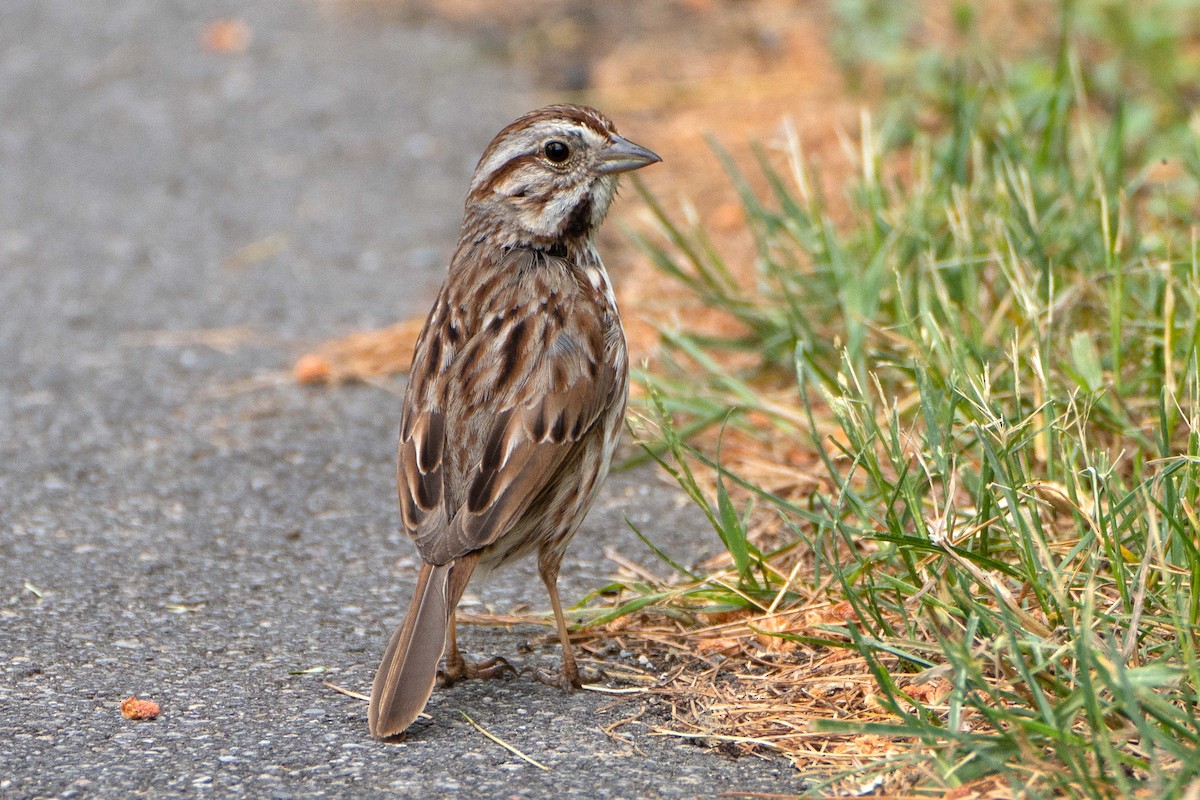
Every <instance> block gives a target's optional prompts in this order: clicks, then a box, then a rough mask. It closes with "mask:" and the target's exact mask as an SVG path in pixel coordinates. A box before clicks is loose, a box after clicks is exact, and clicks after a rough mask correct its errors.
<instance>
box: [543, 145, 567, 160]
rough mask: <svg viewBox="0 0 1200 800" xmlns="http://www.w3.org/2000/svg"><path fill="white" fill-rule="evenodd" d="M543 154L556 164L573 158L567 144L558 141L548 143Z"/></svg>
mask: <svg viewBox="0 0 1200 800" xmlns="http://www.w3.org/2000/svg"><path fill="white" fill-rule="evenodd" d="M543 152H544V153H545V154H546V158H548V159H550V160H551V161H553V162H554V163H555V164H561V163H563V162H564V161H566V160H567V159H568V158H570V157H571V148H569V147H567V144H566V142H560V141H558V140H557V139H555V140H553V141H550V142H546V147H545V148H544V149H543Z"/></svg>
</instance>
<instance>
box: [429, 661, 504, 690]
mask: <svg viewBox="0 0 1200 800" xmlns="http://www.w3.org/2000/svg"><path fill="white" fill-rule="evenodd" d="M507 673H511V674H513V675H516V674H517V671H516V669H514V668H513V665H512V664H509V663H508V662H507V661H505V660H504V659H503V658H501V657H500V656H492V657H491V658H485V659H483V660H482V661H476V662H474V663H471V662H468V661H466V660H465V659H461V658H460V659H459V660H458V661H457V662H450V661H448V662H446V668H445V669H440V670H438V686H443V687H445V686H452V685H453V684H455V683H458V682H459V681H461V680H466V679H478V680H490V679H491V678H499V677H502V676H503V675H505V674H507Z"/></svg>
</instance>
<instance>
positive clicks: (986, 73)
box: [621, 2, 1200, 798]
mask: <svg viewBox="0 0 1200 800" xmlns="http://www.w3.org/2000/svg"><path fill="white" fill-rule="evenodd" d="M860 5H862V4H858V5H856V4H852V3H843V4H842V8H843V11H845V9H850V10H854V9H855V8H858V7H859V6H860ZM866 5H869V4H866ZM957 18H958V19H960V20H961V21H962V23H963V27H964V30H967V31H968V32H967V33H966V34H964V35H965V37H966V38H967V39H968V40H970V41H974V42H975V44H979V42H980V37H978V36H974V37H972V34H971V33H970V32H969V30H970V19H971V17H970V14H968V13H965V12H964V13H962V14H960V15H959V17H957ZM897 19H900V20H901V22H903V20H904V19H906V17H903V16H900V17H897ZM1057 20H1058V25H1059V27H1060V29H1059V30H1058V32H1057V35H1056V36H1055V38H1054V42H1053V45H1052V46H1051V47H1043V48H1036V47H1035V48H1033V49H1032V50H1031V51H1030V52H1028V53H1026V54H1025V55H1023V56H1021V57H1020V58H1019V59H1018V60H1015V61H1009V62H1004V61H1001V60H999V57H998V56H996V57H994V58H993V57H992V56H987V55H984V56H975V57H970V58H968V57H964V56H961V55H955V54H954V53H942V54H940V57H939V58H937V59H930V57H929V55H928V53H923V54H922V55H921V58H922V65H923V66H922V71H921V75H922V76H923V77H922V80H921V81H920V82H919V84H918V86H917V88H916V89H915V90H913V91H912V92H910V93H908V94H906V95H904V96H898V97H895V98H893V100H892V101H891V103H890V105H889V106H887V107H886V108H885V109H884V110H883V112H882V116H883V117H884V118H886V119H888V120H889V122H888V123H887V124H885V125H883V126H881V127H878V128H877V127H874V126H871V125H867V126H865V128H864V131H863V133H862V136H861V142H860V143H859V150H858V153H857V160H858V175H857V178H856V180H855V181H854V182H853V183H852V184H851V185H849V186H847V187H846V192H847V196H848V201H849V206H850V211H849V213H843V212H838V213H836V214H835V213H834V212H833V211H831V206H835V205H836V203H831V202H830V200H829V199H827V198H825V197H823V196H822V195H821V193H820V192H819V191H818V190H817V189H816V188H815V187H817V186H819V185H820V181H819V180H818V179H817V178H818V176H815V175H813V174H811V170H810V167H809V165H808V164H807V163H806V161H805V159H804V156H803V153H801V152H800V150H799V147H798V146H797V145H796V143H795V142H790V143H789V146H788V147H787V148H786V150H787V157H788V167H787V168H786V169H777V168H776V167H775V166H773V164H774V163H775V162H774V161H773V160H772V159H771V158H768V157H766V155H763V156H762V157H761V158H760V159H759V161H758V163H757V164H756V165H755V167H754V169H755V171H756V172H757V173H758V174H759V176H760V177H761V179H762V180H761V181H759V183H760V184H763V185H766V186H767V187H768V189H767V190H766V191H765V192H756V191H754V190H752V189H751V188H750V187H751V183H752V181H750V180H749V179H747V178H746V177H745V176H744V174H743V173H742V172H740V171H739V168H738V167H737V166H736V165H735V164H734V163H733V162H732V160H731V159H730V158H729V157H728V156H726V155H725V154H724V153H723V152H722V151H721V150H720V149H719V148H717V152H718V156H719V157H720V158H721V160H722V162H723V163H724V165H725V167H726V169H727V170H728V171H729V173H730V175H731V178H732V182H733V185H734V187H735V189H736V191H737V192H738V194H739V196H740V198H741V202H742V204H743V206H744V208H745V211H746V217H747V220H748V225H749V227H750V230H751V232H752V233H753V236H754V241H755V245H756V253H757V257H756V263H755V265H754V268H755V269H754V278H753V279H752V280H746V279H745V278H744V277H743V278H739V277H736V276H738V275H743V274H744V271H741V270H737V269H734V268H733V266H732V265H730V264H727V263H726V262H725V261H724V259H723V257H722V255H721V254H720V252H719V251H718V249H717V248H715V247H714V246H713V245H712V243H711V242H710V241H709V240H708V238H707V237H706V236H705V234H704V231H703V230H700V229H684V228H682V227H680V226H679V225H677V224H676V223H675V222H673V221H672V219H671V217H670V215H669V214H667V213H666V212H665V211H664V210H663V209H662V208H661V207H660V206H659V205H658V204H657V203H656V202H655V200H654V199H653V198H652V197H650V196H648V195H645V193H644V192H643V195H644V196H645V197H646V200H647V201H648V202H649V203H650V204H651V207H652V208H653V209H654V211H655V213H656V214H657V215H658V219H659V222H660V224H661V230H662V233H663V236H662V237H661V239H654V240H646V241H642V242H641V244H642V245H643V247H644V249H645V252H646V253H647V254H648V255H649V257H651V258H652V259H653V260H654V262H655V263H656V264H657V265H658V266H659V267H660V268H661V269H662V270H664V271H665V272H666V273H668V274H670V275H672V276H674V277H675V278H676V279H677V281H678V282H679V284H680V286H681V287H683V288H685V289H686V290H687V291H689V292H691V293H693V294H694V295H696V296H697V297H699V298H701V299H702V300H704V301H705V302H706V303H707V304H709V305H711V306H713V307H715V308H719V309H721V310H723V311H724V312H727V313H728V314H729V315H731V316H732V317H734V318H736V319H737V320H738V321H739V322H740V323H741V327H742V329H743V330H744V335H741V336H738V337H728V338H724V339H721V338H712V337H701V336H698V335H695V334H691V333H689V332H687V331H686V330H664V331H663V337H664V343H665V344H666V352H667V358H666V359H665V363H664V365H663V366H662V368H661V369H658V370H656V371H655V372H654V373H653V374H641V375H640V376H639V379H640V380H641V381H642V382H643V383H644V384H645V385H646V386H647V387H648V388H649V389H650V400H649V401H648V402H647V403H646V404H645V405H644V406H643V408H642V410H641V413H642V415H643V418H644V425H643V426H642V429H641V431H640V433H641V435H642V437H643V440H644V442H645V444H646V446H647V450H648V452H649V453H651V454H652V456H653V457H654V458H656V459H658V460H659V461H660V462H661V463H662V464H663V465H664V466H665V467H666V468H667V469H669V470H670V471H671V473H672V474H673V475H674V476H675V477H676V478H677V479H678V480H679V481H680V483H681V485H683V486H684V487H685V489H687V491H688V493H689V495H690V496H691V498H692V499H693V501H694V502H696V503H697V504H698V505H699V506H700V507H701V508H703V509H704V510H705V512H706V513H707V514H708V517H709V519H710V521H711V524H712V526H713V529H714V531H715V532H716V533H717V534H718V535H719V537H720V541H721V543H722V544H723V545H724V547H726V548H727V549H728V550H729V552H730V554H731V557H732V561H733V564H734V565H735V571H736V577H737V583H736V585H735V586H731V587H729V588H726V587H724V586H722V585H721V584H718V583H716V582H713V581H706V580H705V578H704V576H695V575H690V574H689V573H688V571H687V569H685V568H684V567H682V566H679V565H674V566H675V567H676V568H677V570H678V571H679V572H680V573H681V574H682V575H683V577H684V578H685V580H686V583H684V584H681V586H684V587H685V588H681V589H676V590H666V591H664V590H662V589H661V587H658V588H656V589H651V587H644V586H643V587H640V588H641V589H642V590H643V591H642V595H643V596H641V597H639V598H637V599H636V600H634V601H632V602H631V603H628V604H627V605H626V607H623V608H622V609H621V611H628V610H633V609H634V608H635V607H643V606H645V605H646V604H647V603H657V604H659V605H661V606H664V607H665V608H667V609H668V610H670V609H672V608H679V607H683V606H685V605H687V604H691V605H692V606H693V607H694V605H695V604H696V603H698V602H699V603H703V604H707V605H708V607H710V608H725V607H730V608H732V607H739V606H741V607H745V606H749V605H753V604H756V603H758V604H763V605H765V604H769V603H770V602H772V601H773V600H774V599H775V598H776V596H777V595H779V594H780V593H781V592H782V599H783V603H784V606H786V604H787V603H788V602H795V601H798V600H799V599H800V598H802V597H807V596H811V595H812V593H813V592H814V591H816V587H819V586H822V585H828V586H831V587H833V589H832V590H831V591H832V596H831V597H830V600H831V601H837V600H844V601H847V602H848V603H850V605H851V606H852V608H853V609H854V612H855V614H854V616H855V618H856V621H852V622H848V623H846V624H844V625H832V626H827V630H826V631H825V632H824V633H823V634H822V635H823V636H827V638H828V640H829V641H830V642H833V641H836V642H838V643H839V644H838V646H843V647H850V648H852V649H854V650H855V651H856V652H857V653H858V654H860V655H861V657H862V658H863V659H864V660H865V662H866V664H867V665H868V666H869V668H870V669H871V670H873V672H874V675H875V677H876V681H877V684H878V685H877V695H878V697H879V698H880V700H881V702H882V703H883V704H884V705H885V707H886V708H888V709H889V710H890V711H891V712H892V714H893V716H894V724H889V725H884V726H880V725H873V726H859V727H857V728H855V727H854V726H853V725H851V724H849V723H834V722H832V721H831V722H829V723H827V724H826V728H827V729H828V730H831V731H835V730H836V731H844V730H847V729H849V730H857V731H860V732H866V733H880V734H888V735H901V736H906V737H912V738H913V739H914V740H916V741H919V742H921V743H924V744H926V745H936V747H932V748H928V750H927V751H926V753H927V756H928V758H931V759H932V760H933V762H932V763H933V764H934V765H935V770H934V771H935V773H936V775H937V776H938V780H940V782H941V783H942V784H944V785H948V786H953V785H958V784H960V783H963V782H965V781H968V780H970V779H972V778H975V777H979V776H981V775H985V774H991V773H997V772H998V773H1000V774H1002V775H1004V776H1006V777H1007V778H1008V779H1009V780H1010V781H1011V782H1012V784H1013V785H1014V786H1015V787H1027V789H1028V791H1029V792H1030V793H1031V794H1030V795H1029V796H1047V797H1050V796H1056V797H1057V796H1067V797H1094V798H1109V797H1129V796H1134V793H1135V791H1145V792H1147V793H1148V794H1146V796H1149V797H1156V798H1172V797H1180V796H1182V795H1183V793H1184V791H1185V789H1186V787H1187V786H1188V785H1189V784H1191V783H1192V782H1193V781H1194V780H1197V779H1198V778H1200V719H1198V716H1197V708H1198V703H1200V652H1198V650H1197V638H1198V636H1197V632H1198V630H1200V628H1198V623H1200V518H1198V514H1200V511H1198V510H1197V509H1198V507H1200V369H1198V360H1200V353H1198V346H1200V313H1198V311H1200V237H1198V234H1197V227H1196V225H1197V223H1196V219H1197V218H1198V216H1200V188H1198V187H1200V133H1198V131H1197V119H1200V117H1196V116H1189V115H1191V114H1192V113H1193V112H1191V110H1190V108H1191V105H1192V101H1193V100H1194V98H1189V96H1188V95H1187V92H1188V91H1192V92H1194V91H1195V89H1194V85H1195V81H1196V78H1197V64H1196V61H1195V58H1194V56H1192V57H1191V58H1192V60H1191V61H1189V60H1188V59H1189V56H1188V55H1187V53H1186V52H1185V49H1186V48H1185V47H1184V43H1185V42H1186V41H1187V37H1188V36H1194V35H1195V34H1196V32H1197V29H1198V28H1200V23H1198V21H1197V11H1196V8H1195V4H1193V3H1186V4H1185V3H1179V2H1156V3H1138V4H1125V3H1116V2H1109V3H1083V2H1079V3H1062V4H1061V5H1060V6H1059V7H1058V15H1057ZM895 24H899V23H896V22H895V19H893V18H891V17H889V18H888V25H889V26H893V27H889V28H888V29H887V31H885V33H887V34H888V35H893V28H894V25H895ZM897 47H900V45H897ZM864 49H866V48H864ZM887 52H888V53H889V58H891V59H893V63H891V64H889V65H885V66H884V67H882V68H883V69H885V70H888V69H891V70H897V69H898V70H904V69H909V68H911V67H912V63H913V62H911V61H908V62H906V61H905V60H904V59H903V58H902V57H901V56H898V55H896V51H895V50H894V49H889V50H887ZM858 66H860V67H862V66H864V65H862V64H861V63H859V64H858ZM865 66H868V67H869V66H870V65H865ZM1189 82H1191V84H1190V85H1191V87H1192V88H1191V89H1189V88H1188V86H1189ZM782 111H783V110H781V113H782ZM917 118H921V119H925V120H927V122H926V123H925V124H924V125H923V126H922V128H920V129H918V128H917V127H916V126H915V125H914V124H913V123H912V122H911V120H913V119H917ZM931 119H932V120H935V121H934V122H933V123H932V124H930V123H929V122H928V120H931ZM1164 155H1169V156H1170V157H1171V158H1172V159H1173V163H1175V164H1178V165H1180V166H1179V172H1180V174H1179V175H1178V176H1177V177H1175V178H1173V179H1171V180H1169V181H1165V182H1159V183H1152V182H1151V181H1150V180H1149V176H1150V174H1151V173H1149V172H1148V171H1147V169H1146V168H1147V167H1148V166H1149V165H1150V164H1152V163H1153V161H1154V160H1155V159H1157V158H1159V157H1161V156H1164ZM729 353H739V354H741V355H742V360H740V361H739V362H738V363H745V359H744V355H745V354H746V353H749V354H752V356H753V357H754V360H755V361H756V364H755V366H753V367H750V368H744V369H740V370H738V371H734V370H732V369H730V368H727V367H725V366H723V365H724V364H726V363H729V361H728V359H726V358H724V357H723V356H724V355H726V354H729ZM781 375H790V376H794V377H793V378H791V379H790V380H791V382H792V383H793V385H794V387H795V392H794V402H793V404H792V405H790V406H788V407H786V408H781V407H780V406H779V404H778V402H776V401H772V402H768V401H766V400H764V399H763V398H764V397H765V396H766V388H767V387H773V386H777V385H778V384H779V383H780V380H781V379H780V376H781ZM772 396H774V395H772ZM750 412H753V413H750ZM762 420H768V422H766V423H764V422H763V421H762ZM713 426H726V427H727V428H735V429H737V430H738V431H739V435H742V436H750V437H752V438H753V437H759V438H761V439H762V440H763V441H767V440H771V441H774V442H776V443H778V442H779V441H780V440H781V439H783V440H786V441H791V442H794V443H795V444H797V445H798V446H801V447H803V448H805V449H807V450H809V451H811V452H812V453H815V454H816V455H817V457H818V458H819V462H820V464H821V465H822V467H821V470H820V471H821V475H820V478H821V488H820V489H818V490H816V491H815V492H812V493H811V494H809V493H805V494H804V495H802V496H779V495H776V494H773V493H772V492H771V491H769V490H767V489H765V488H763V487H762V486H759V485H756V483H755V481H754V476H752V475H739V474H736V473H735V472H733V471H731V470H730V469H728V468H727V467H725V466H723V465H722V460H721V458H720V455H719V452H718V451H717V450H716V449H715V448H713V449H711V450H709V449H706V448H705V447H703V446H701V445H699V444H696V443H695V440H694V439H693V435H694V434H696V433H697V432H699V431H701V430H703V429H705V428H706V427H713ZM704 472H707V473H709V474H708V475H707V476H703V475H702V473H704ZM697 476H701V477H703V480H700V479H698V477H697ZM706 486H716V490H715V491H712V490H708V489H705V488H703V487H706ZM768 513H769V514H773V515H776V516H777V517H778V518H779V519H781V520H782V521H783V523H784V524H785V525H786V526H787V529H788V530H790V531H791V540H790V541H786V542H785V543H784V544H783V545H782V547H781V548H780V550H779V551H778V552H776V553H763V552H760V551H759V550H758V549H757V548H756V547H755V545H754V543H753V542H754V537H753V536H751V535H750V532H751V529H752V528H753V523H752V521H751V520H752V519H756V518H759V519H761V518H763V517H764V516H765V515H767V514H768ZM644 533H646V535H647V537H648V538H649V539H651V540H652V539H653V531H652V530H651V531H645V532H644ZM797 549H799V550H802V551H803V553H804V559H805V568H804V569H802V570H800V571H799V572H798V573H797V575H795V576H793V579H792V582H791V583H787V582H786V581H785V579H784V577H783V576H781V574H780V572H779V571H778V570H773V569H771V568H769V565H770V563H771V560H772V559H773V558H776V557H777V556H779V554H780V553H786V554H788V555H790V556H792V557H794V555H795V553H796V552H797ZM664 558H670V556H669V555H668V554H664ZM809 638H810V640H811V638H812V637H809ZM884 656H887V657H888V659H887V663H888V664H891V665H892V671H891V672H889V671H888V669H885V668H884V666H883V664H884V661H885V659H884ZM897 656H899V660H898V661H896V657H897ZM896 664H899V665H900V666H899V668H897V667H896V666H895V665H896ZM897 669H899V670H908V671H911V672H914V673H915V672H920V671H929V670H932V671H933V673H935V674H940V675H941V676H943V677H945V678H946V679H947V680H948V681H949V683H950V684H951V686H952V690H951V692H950V695H949V697H948V698H947V699H946V700H945V701H944V702H943V703H942V704H940V705H939V706H937V707H928V706H926V705H924V704H923V703H922V702H920V701H918V700H916V699H914V698H912V697H909V696H907V695H906V694H905V693H904V691H903V689H902V688H901V686H900V685H899V684H898V683H897V678H898V677H899V676H898V674H897ZM896 763H903V760H901V761H898V762H896ZM889 768H891V767H890V766H889V764H887V763H880V764H878V765H875V766H874V767H872V769H878V770H887V769H889Z"/></svg>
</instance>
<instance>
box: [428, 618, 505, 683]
mask: <svg viewBox="0 0 1200 800" xmlns="http://www.w3.org/2000/svg"><path fill="white" fill-rule="evenodd" d="M457 617H458V611H457V610H456V611H455V612H454V613H453V614H451V615H450V624H449V626H447V629H446V668H445V669H443V670H441V671H440V672H438V684H439V685H440V686H450V685H452V684H454V683H457V682H458V681H461V680H462V679H464V678H480V679H485V680H486V679H487V678H499V677H500V676H501V675H503V674H504V673H506V672H511V673H513V674H514V675H515V674H516V673H517V671H516V670H515V669H513V666H512V664H509V663H508V662H507V661H505V660H504V659H503V658H501V657H500V656H492V657H491V658H485V659H483V660H482V661H476V662H475V663H473V664H472V663H468V662H467V660H466V659H465V658H463V657H462V653H460V652H459V651H458V635H457V632H456V629H457V628H458V624H457V622H458V620H457Z"/></svg>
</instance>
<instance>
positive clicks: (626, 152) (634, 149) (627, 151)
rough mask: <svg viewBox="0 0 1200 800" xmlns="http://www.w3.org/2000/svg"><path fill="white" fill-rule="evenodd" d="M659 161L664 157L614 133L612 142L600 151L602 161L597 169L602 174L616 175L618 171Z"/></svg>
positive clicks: (638, 167)
mask: <svg viewBox="0 0 1200 800" xmlns="http://www.w3.org/2000/svg"><path fill="white" fill-rule="evenodd" d="M659 161H662V159H661V158H659V157H658V156H657V155H655V154H654V153H653V152H651V151H650V150H647V149H646V148H644V147H642V146H641V145H640V144H634V143H633V142H631V141H629V140H628V139H623V138H621V137H620V136H617V135H616V134H615V133H614V134H613V137H612V144H610V145H609V146H608V147H606V148H604V149H603V150H602V151H601V152H600V163H599V165H597V167H596V171H597V172H599V173H600V174H601V175H614V174H616V173H618V172H629V171H630V170H635V169H640V168H641V167H644V166H646V165H648V164H654V163H657V162H659Z"/></svg>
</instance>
